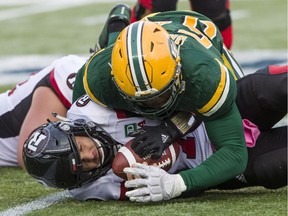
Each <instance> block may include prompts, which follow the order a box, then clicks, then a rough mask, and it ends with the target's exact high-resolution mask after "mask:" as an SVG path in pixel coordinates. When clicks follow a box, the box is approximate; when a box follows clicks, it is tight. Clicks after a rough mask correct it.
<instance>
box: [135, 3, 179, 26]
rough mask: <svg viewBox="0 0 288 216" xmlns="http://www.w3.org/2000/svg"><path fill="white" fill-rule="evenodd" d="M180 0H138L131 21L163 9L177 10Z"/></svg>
mask: <svg viewBox="0 0 288 216" xmlns="http://www.w3.org/2000/svg"><path fill="white" fill-rule="evenodd" d="M177 1H178V0H137V3H136V4H135V5H134V7H133V9H132V14H131V22H135V21H137V20H140V19H142V18H143V17H144V16H146V15H148V14H150V13H155V12H163V11H171V10H176V4H177Z"/></svg>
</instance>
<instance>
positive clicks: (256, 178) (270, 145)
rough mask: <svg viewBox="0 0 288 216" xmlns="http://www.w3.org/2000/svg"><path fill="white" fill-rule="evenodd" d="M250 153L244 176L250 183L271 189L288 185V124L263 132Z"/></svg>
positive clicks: (249, 150)
mask: <svg viewBox="0 0 288 216" xmlns="http://www.w3.org/2000/svg"><path fill="white" fill-rule="evenodd" d="M248 155H249V156H248V157H249V160H248V164H247V168H246V170H245V173H244V176H245V178H246V180H247V182H248V183H249V184H251V185H258V186H263V187H265V188H269V189H277V188H280V187H283V186H286V185H287V126H283V127H278V128H273V129H271V130H270V131H267V132H264V133H261V134H260V136H259V137H258V139H257V142H256V145H255V147H253V148H251V149H250V148H248Z"/></svg>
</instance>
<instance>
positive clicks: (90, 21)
mask: <svg viewBox="0 0 288 216" xmlns="http://www.w3.org/2000/svg"><path fill="white" fill-rule="evenodd" d="M10 1H11V2H10V4H7V2H8V1H7V0H6V1H5V0H0V29H1V31H0V39H1V40H0V58H2V57H7V56H8V57H13V56H18V55H21V56H22V55H35V54H37V55H65V54H70V53H75V54H81V55H88V50H89V48H90V47H93V46H94V43H95V40H96V38H97V35H98V34H99V32H100V30H101V28H102V26H103V24H104V21H105V19H106V16H107V13H108V12H109V10H110V8H111V7H112V6H113V5H114V4H115V2H120V1H113V2H112V1H111V0H110V1H109V0H106V1H100V0H98V1H97V0H95V1H94V2H92V3H91V1H90V3H89V1H88V0H87V1H84V0H83V1H78V4H79V5H78V6H77V5H73V4H76V3H77V1H74V0H71V1H69V0H65V1H64V0H59V1H55V2H58V3H57V4H55V5H56V6H55V5H54V6H53V4H52V3H53V1H52V0H51V1H49V2H48V1H44V0H38V2H40V4H38V5H36V4H26V2H27V1H24V0H19V1H20V2H21V1H22V3H21V4H12V3H13V2H16V3H17V2H19V1H17V0H10ZM35 2H36V1H34V3H35ZM61 2H62V3H63V2H69V6H70V7H69V8H68V7H67V4H66V5H65V4H64V3H63V5H64V6H62V5H60V4H61ZM75 2H76V3H75ZM79 2H82V4H80V3H79ZM85 2H88V3H89V4H88V3H87V4H84V3H85ZM124 2H126V3H127V4H129V5H132V4H133V2H134V1H133V0H132V1H124ZM72 3H73V4H72ZM59 5H60V6H59ZM72 6H73V7H72ZM231 7H232V15H233V24H234V33H235V36H234V44H233V48H232V51H236V52H242V51H244V52H248V53H249V51H250V50H258V51H259V52H262V51H263V52H264V51H265V52H267V50H268V51H271V52H272V51H278V50H280V51H283V50H284V51H286V52H287V1H286V0H273V1H271V0H253V1H250V0H231ZM178 8H179V9H188V2H187V1H186V0H183V1H181V2H180V3H179V7H178ZM253 57H254V56H247V58H248V59H253ZM286 59H287V54H286ZM0 68H1V65H0ZM0 76H1V73H0ZM0 78H1V77H0ZM11 82H12V81H11ZM9 88H11V86H2V87H0V92H3V91H4V90H5V89H9ZM62 192H63V191H58V190H55V189H51V188H45V187H43V186H42V185H40V184H38V183H36V182H35V181H34V179H32V178H31V177H30V176H28V174H27V173H26V172H25V171H22V170H19V169H18V168H0V216H3V215H7V216H8V215H9V216H11V215H24V214H25V215H30V216H32V215H33V216H34V215H35V216H36V215H37V216H38V215H53V216H62V215H63V216H66V215H85V216H90V215H91V216H92V215H93V216H94V215H110V216H114V215H139V216H142V215H143V216H144V215H145V216H147V215H149V216H154V215H157V216H159V215H171V216H172V215H177V216H178V215H179V216H181V215H199V216H200V215H201V216H202V215H215V216H217V215H219V216H220V215H221V216H222V215H227V216H230V215H257V216H258V215H259V216H260V215H261V216H262V215H267V216H271V215H277V216H284V215H287V187H285V188H282V189H279V190H267V189H263V188H261V187H254V188H247V189H241V190H235V191H218V190H213V191H208V192H206V193H205V194H204V195H202V196H200V197H197V198H186V199H177V200H172V201H169V202H165V203H156V204H147V205H141V204H136V203H130V202H117V201H108V202H97V201H88V202H79V201H76V200H74V199H72V198H69V197H67V196H66V195H65V193H64V195H63V194H62ZM59 193H60V194H59Z"/></svg>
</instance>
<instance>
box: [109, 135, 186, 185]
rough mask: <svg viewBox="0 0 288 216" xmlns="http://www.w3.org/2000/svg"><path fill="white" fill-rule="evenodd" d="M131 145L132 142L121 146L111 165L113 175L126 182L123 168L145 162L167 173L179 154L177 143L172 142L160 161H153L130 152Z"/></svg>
mask: <svg viewBox="0 0 288 216" xmlns="http://www.w3.org/2000/svg"><path fill="white" fill-rule="evenodd" d="M131 144H132V140H130V141H129V142H127V143H126V144H125V145H123V146H122V147H121V148H120V149H119V151H118V152H117V153H116V155H115V158H114V160H113V163H112V170H113V172H114V173H115V175H117V176H119V177H121V178H123V179H125V180H127V174H126V173H124V172H123V169H124V168H125V167H130V166H131V165H132V164H135V163H143V162H146V163H147V164H148V165H153V164H157V166H159V167H161V168H162V169H164V170H166V171H168V170H169V169H170V168H171V167H172V165H173V164H174V163H175V161H176V160H177V158H178V156H179V152H180V146H179V144H178V143H177V142H174V143H173V144H171V145H170V146H169V147H168V148H167V149H166V150H165V151H164V152H163V154H162V156H161V158H160V159H158V160H153V159H152V158H151V157H149V156H147V157H146V158H141V157H139V155H138V154H136V153H135V152H134V151H133V150H132V148H131Z"/></svg>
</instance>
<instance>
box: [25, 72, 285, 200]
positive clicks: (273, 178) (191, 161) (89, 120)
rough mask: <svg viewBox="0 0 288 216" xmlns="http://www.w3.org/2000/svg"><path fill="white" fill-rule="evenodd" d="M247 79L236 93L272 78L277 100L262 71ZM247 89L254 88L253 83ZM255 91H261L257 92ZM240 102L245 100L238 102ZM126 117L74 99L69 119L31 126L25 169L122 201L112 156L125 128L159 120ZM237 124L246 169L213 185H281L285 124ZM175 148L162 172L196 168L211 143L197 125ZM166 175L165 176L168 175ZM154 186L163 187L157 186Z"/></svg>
mask: <svg viewBox="0 0 288 216" xmlns="http://www.w3.org/2000/svg"><path fill="white" fill-rule="evenodd" d="M267 69H268V71H269V68H266V69H264V70H262V71H261V72H263V71H264V72H265V71H266V72H267ZM274 69H275V68H274ZM277 70H278V72H277V71H276V70H271V71H274V72H275V73H276V72H277V73H276V76H278V75H279V77H282V78H281V79H279V80H282V81H283V80H285V79H287V78H285V75H286V74H287V68H277ZM271 71H270V72H271ZM285 71H286V72H285ZM283 75H284V76H283ZM253 76H254V78H253ZM249 77H250V78H247V79H244V78H243V79H241V80H243V82H241V83H242V84H241V85H239V86H238V87H240V88H239V89H238V90H239V92H240V95H241V94H242V93H244V92H245V91H246V93H248V92H249V90H247V89H248V87H247V86H251V85H250V84H253V83H254V81H257V80H261V82H263V83H265V82H266V81H269V82H270V83H271V84H272V82H274V85H271V87H272V86H275V87H276V90H277V89H278V90H277V91H273V90H272V89H274V88H272V89H269V92H272V91H273V92H274V93H273V94H274V97H273V99H276V98H277V100H278V101H279V98H282V96H283V95H282V96H281V97H278V95H281V94H280V93H279V88H278V87H279V86H280V85H275V84H276V83H277V82H278V81H277V82H276V80H274V81H271V80H273V78H271V77H270V78H268V79H267V74H266V75H265V73H264V75H263V74H262V75H261V74H260V76H258V75H256V76H255V75H249ZM268 77H269V76H268ZM283 77H284V79H283ZM274 78H275V77H274ZM277 79H278V78H277ZM249 80H250V81H249ZM251 80H252V81H251ZM265 80H266V81H265ZM254 84H255V83H254ZM278 84H279V83H278ZM282 86H283V85H282ZM252 87H253V88H254V87H255V85H252ZM257 88H259V87H257ZM254 90H255V89H254ZM281 91H282V90H281ZM285 91H286V96H287V87H286V90H285V89H283V93H284V95H285ZM258 93H260V94H259V95H261V92H258ZM258 93H257V95H258ZM270 96H272V95H270ZM239 97H240V96H239ZM246 97H248V96H246ZM249 97H251V98H252V97H254V96H253V95H250V96H249ZM251 98H250V99H251ZM262 99H263V98H262ZM265 99H267V98H265ZM243 100H244V99H243ZM280 102H281V101H280ZM276 103H277V102H274V104H276ZM244 104H245V102H244V103H243V104H242V105H244ZM266 106H267V107H262V108H263V109H265V108H268V107H269V106H270V105H266ZM284 106H285V105H284ZM286 106H287V105H286ZM267 110H268V109H267ZM286 112H287V111H286ZM130 115H131V113H124V112H119V111H113V110H110V109H106V108H103V107H101V106H99V105H97V104H95V103H92V102H91V100H90V99H89V98H88V96H86V95H85V96H82V97H80V98H79V99H78V100H77V101H76V102H75V103H74V104H73V105H72V107H71V108H70V110H69V111H68V113H67V117H68V119H70V120H71V121H70V120H68V121H67V119H66V121H62V122H61V121H60V122H56V123H48V124H47V125H44V126H42V127H40V128H38V129H37V130H35V131H34V133H33V134H32V135H31V136H30V138H29V139H28V140H27V142H26V144H25V146H24V158H25V163H26V168H27V171H28V173H29V174H31V175H32V176H33V177H35V178H36V179H38V180H39V181H41V182H43V183H45V184H47V185H49V186H53V187H58V188H68V189H70V190H69V191H70V193H71V195H72V196H73V197H75V198H76V199H79V200H89V199H98V200H111V199H116V200H123V199H127V197H125V193H126V192H127V188H125V187H124V181H123V179H121V178H119V177H117V176H116V175H114V174H113V172H112V171H111V169H110V168H111V163H112V159H113V156H114V155H115V153H116V151H117V149H118V146H119V145H120V144H124V143H126V142H127V141H129V140H130V139H131V138H130V137H129V136H128V133H129V132H133V131H135V130H137V129H139V128H141V127H143V126H154V125H158V124H159V122H157V121H154V120H150V119H146V118H144V117H139V116H138V117H137V116H134V117H131V116H130ZM282 117H283V116H282ZM263 118H264V117H263ZM77 119H82V120H77ZM280 119H281V118H280ZM93 122H94V123H93ZM95 122H97V123H95ZM263 123H265V122H263ZM266 123H268V120H267V121H266ZM98 124H99V125H98ZM243 125H244V128H245V132H246V133H245V136H246V137H245V138H246V142H247V148H248V155H249V161H248V165H247V168H246V170H245V172H244V173H243V174H242V175H240V176H237V177H236V178H234V179H231V180H230V181H228V182H225V183H223V184H221V185H218V186H216V188H219V189H235V188H241V187H249V186H255V185H260V186H264V187H266V188H270V189H276V188H279V187H283V186H285V185H287V142H286V141H287V126H283V127H278V128H274V129H270V130H268V131H261V132H260V131H259V130H258V129H257V127H256V125H254V124H253V123H251V122H249V121H247V119H245V120H243ZM110 135H111V137H110ZM89 143H90V144H89ZM181 147H182V148H181V151H180V154H179V157H178V159H177V161H176V163H175V164H174V166H173V167H172V168H171V169H170V170H169V171H168V173H170V174H173V173H178V172H179V171H180V170H185V169H191V168H194V167H197V166H198V165H199V164H201V163H202V162H204V161H205V160H206V159H207V158H208V157H209V156H211V155H212V154H213V145H212V144H211V143H210V140H209V138H208V136H207V134H206V131H205V126H204V125H203V124H201V125H200V126H199V127H198V128H197V129H196V130H194V131H193V132H192V133H190V134H188V135H187V137H184V139H183V143H181ZM55 150H57V153H55ZM39 167H41V169H39ZM170 174H167V175H166V177H169V176H173V175H170ZM146 182H149V180H148V181H146ZM126 186H127V183H126ZM128 186H129V185H128ZM144 188H145V187H144ZM160 189H161V190H164V189H163V188H161V187H160ZM136 190H137V189H136ZM145 190H146V189H145ZM161 190H160V193H161ZM146 192H147V190H146ZM136 193H138V192H137V191H136ZM186 194H188V195H191V194H193V193H191V191H190V192H187V193H182V195H186ZM126 195H127V194H126ZM128 195H131V193H130V194H129V193H128ZM143 196H144V195H142V194H141V193H138V196H135V193H132V197H133V200H137V201H143V202H144V201H151V199H150V198H151V194H145V197H146V198H143ZM147 197H148V199H147ZM149 199H150V200H149Z"/></svg>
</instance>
